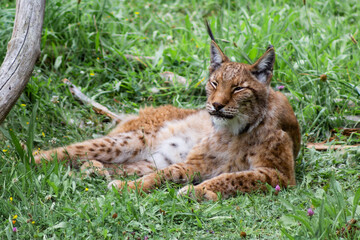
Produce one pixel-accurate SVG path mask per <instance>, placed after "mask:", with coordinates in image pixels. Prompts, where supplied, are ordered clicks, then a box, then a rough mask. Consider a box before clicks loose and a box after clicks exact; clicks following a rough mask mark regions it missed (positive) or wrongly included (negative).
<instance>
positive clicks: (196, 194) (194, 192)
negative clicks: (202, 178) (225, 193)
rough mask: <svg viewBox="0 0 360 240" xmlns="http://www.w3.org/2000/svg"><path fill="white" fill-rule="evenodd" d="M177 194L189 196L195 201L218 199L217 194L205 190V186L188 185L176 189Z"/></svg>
mask: <svg viewBox="0 0 360 240" xmlns="http://www.w3.org/2000/svg"><path fill="white" fill-rule="evenodd" d="M178 196H189V197H191V198H193V199H195V200H197V201H201V200H204V199H205V200H212V201H216V200H217V199H218V197H217V194H216V193H214V192H213V191H210V190H207V189H206V188H205V187H200V186H193V185H188V186H185V187H183V188H182V189H180V190H179V191H178Z"/></svg>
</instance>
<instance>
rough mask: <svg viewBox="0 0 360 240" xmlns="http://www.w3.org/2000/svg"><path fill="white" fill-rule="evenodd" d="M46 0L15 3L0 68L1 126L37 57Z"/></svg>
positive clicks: (21, 90) (19, 93) (22, 0)
mask: <svg viewBox="0 0 360 240" xmlns="http://www.w3.org/2000/svg"><path fill="white" fill-rule="evenodd" d="M44 12H45V0H17V1H16V14H15V21H14V28H13V33H12V36H11V40H10V41H9V43H8V46H7V53H6V56H5V59H4V62H3V63H2V65H1V67H0V123H1V122H2V121H3V120H4V119H5V117H6V116H7V114H8V113H9V112H10V110H11V108H12V107H13V105H15V103H16V101H17V99H18V98H19V97H20V95H21V93H22V92H23V90H24V88H25V86H26V84H27V83H28V81H29V79H30V76H31V73H32V71H33V70H34V66H35V62H36V60H37V59H38V57H39V56H40V40H41V32H42V25H43V21H44Z"/></svg>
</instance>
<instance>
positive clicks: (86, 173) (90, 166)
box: [80, 160, 110, 180]
mask: <svg viewBox="0 0 360 240" xmlns="http://www.w3.org/2000/svg"><path fill="white" fill-rule="evenodd" d="M80 171H81V173H82V174H83V177H90V176H91V175H93V174H95V175H99V176H103V177H105V178H106V179H108V180H109V179H110V174H109V172H108V171H107V170H106V169H105V168H104V165H103V164H102V163H101V162H99V161H96V160H91V161H88V162H85V163H84V164H83V165H82V166H81V167H80Z"/></svg>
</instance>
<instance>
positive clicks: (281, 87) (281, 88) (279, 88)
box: [276, 85, 285, 90]
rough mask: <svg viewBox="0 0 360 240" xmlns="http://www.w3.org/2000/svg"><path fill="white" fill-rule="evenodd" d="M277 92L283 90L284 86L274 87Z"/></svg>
mask: <svg viewBox="0 0 360 240" xmlns="http://www.w3.org/2000/svg"><path fill="white" fill-rule="evenodd" d="M276 88H277V89H278V90H283V89H284V88H285V86H284V85H280V86H277V87H276Z"/></svg>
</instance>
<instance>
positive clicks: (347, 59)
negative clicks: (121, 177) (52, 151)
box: [0, 0, 360, 239]
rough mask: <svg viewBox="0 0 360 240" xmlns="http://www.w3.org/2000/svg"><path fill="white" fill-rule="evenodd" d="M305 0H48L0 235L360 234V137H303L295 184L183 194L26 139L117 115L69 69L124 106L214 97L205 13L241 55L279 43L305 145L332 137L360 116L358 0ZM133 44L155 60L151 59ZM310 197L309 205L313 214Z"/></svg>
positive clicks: (5, 136)
mask: <svg viewBox="0 0 360 240" xmlns="http://www.w3.org/2000/svg"><path fill="white" fill-rule="evenodd" d="M306 2H307V5H306V6H304V4H303V1H286V0H273V1H270V0H266V1H260V0H255V1H213V0H207V1H201V2H200V1H190V0H185V1H151V2H150V1H149V2H148V1H120V0H112V1H106V0H103V1H95V0H88V1H81V2H80V3H79V4H78V1H76V0H62V1H56V0H53V1H48V2H47V6H46V16H45V22H44V28H43V37H42V45H41V48H42V54H41V57H40V59H39V61H38V63H37V66H36V68H35V70H34V73H33V76H32V77H31V80H30V82H29V84H28V85H27V87H26V89H25V91H24V93H23V94H22V95H21V97H20V99H19V100H18V102H17V104H16V105H15V106H14V108H13V110H12V111H11V112H10V114H9V115H8V117H7V119H6V120H5V122H3V123H2V125H1V126H0V130H1V132H0V150H1V151H0V238H1V239H16V238H19V239H33V238H50V237H54V238H65V239H68V238H69V239H83V238H84V239H85V238H87V239H107V238H113V239H144V237H145V236H148V237H149V238H150V239H239V238H240V233H241V232H245V233H246V234H247V238H248V239H279V238H280V239H286V238H290V239H338V238H340V237H342V238H345V239H346V238H348V239H357V238H358V237H359V236H360V232H359V231H354V232H353V233H351V234H354V235H351V234H350V233H349V232H346V231H345V232H342V230H341V229H342V228H343V227H344V228H346V227H347V226H346V224H347V222H348V221H349V220H350V219H351V218H354V219H357V220H360V210H359V209H358V208H357V206H358V201H359V197H360V191H359V189H360V180H359V176H360V174H359V170H360V166H359V160H360V150H359V148H357V149H354V150H347V151H344V152H334V151H328V152H316V151H314V150H308V149H306V148H305V147H303V148H302V150H301V153H300V155H299V158H298V161H297V163H296V168H297V183H298V185H297V186H296V187H294V188H291V189H288V190H282V191H280V193H279V194H278V195H275V194H274V192H273V190H271V191H270V192H269V193H266V194H261V193H256V194H251V195H249V194H246V195H239V196H237V197H235V198H231V199H228V200H220V201H218V202H215V203H214V202H202V203H197V202H193V201H189V200H188V199H185V198H179V197H177V196H176V191H177V189H178V188H179V186H177V185H174V184H169V185H167V186H164V187H163V188H161V189H157V190H155V191H153V192H152V193H151V194H148V195H143V196H140V195H136V194H135V193H131V194H123V195H119V194H118V193H117V192H114V191H108V190H107V188H106V185H107V182H106V181H105V180H104V179H101V178H92V179H86V180H80V179H79V178H76V177H71V176H69V171H70V169H68V167H66V166H64V165H62V164H58V163H50V164H47V165H45V166H43V167H34V166H31V165H29V163H28V161H29V156H28V153H24V152H23V151H22V150H21V148H20V147H19V146H18V145H17V143H18V140H17V139H20V141H21V142H24V143H25V142H26V144H27V145H28V146H30V147H31V146H32V144H33V145H34V147H35V148H44V149H47V148H51V147H56V146H62V145H66V144H69V143H73V142H76V141H82V140H85V139H88V138H93V137H97V136H100V135H104V134H106V133H107V132H108V131H109V130H110V129H111V128H112V127H113V126H114V124H113V123H112V122H111V121H109V119H108V118H107V117H104V116H100V115H97V114H96V113H95V112H94V111H93V110H92V109H91V108H89V107H87V106H84V105H82V104H80V103H79V102H78V101H76V100H75V99H74V98H73V97H72V95H71V94H70V92H69V91H68V89H67V87H66V86H65V85H64V84H63V83H62V79H64V78H68V79H70V80H71V81H72V82H73V83H74V84H76V85H77V86H80V87H81V88H82V91H83V92H84V93H86V94H87V95H88V96H92V97H93V99H94V100H96V101H97V102H100V103H101V104H103V105H105V106H107V107H108V108H109V109H110V110H112V111H114V112H124V113H134V112H137V111H138V109H139V108H140V107H141V106H145V105H154V106H158V105H161V104H169V103H170V104H173V105H175V106H179V107H185V108H200V107H203V106H204V102H205V91H204V89H203V86H204V82H205V81H204V82H202V83H200V84H199V81H201V79H203V78H204V77H207V67H208V65H209V37H208V36H207V33H206V31H205V28H204V24H203V17H206V18H208V20H209V21H210V24H211V26H212V28H213V31H214V33H215V36H216V38H217V39H218V42H219V45H220V46H221V47H222V49H223V50H224V51H225V53H226V54H227V55H228V56H229V57H231V59H232V60H236V61H239V62H247V63H252V62H253V61H255V60H256V59H257V58H258V57H260V56H261V55H262V53H263V52H264V51H265V49H266V47H267V45H268V44H269V43H271V44H272V45H274V46H275V49H276V53H277V60H276V64H275V68H274V69H275V71H274V77H273V81H272V87H274V88H276V87H277V86H280V85H284V86H285V88H284V89H283V90H282V91H283V92H285V93H287V94H289V96H291V97H290V102H291V104H292V106H293V108H294V110H295V113H296V115H297V117H298V120H299V122H300V125H301V130H302V136H303V143H304V145H305V143H307V142H309V141H311V142H313V141H323V140H326V139H328V138H329V137H330V135H331V129H336V128H340V127H353V126H354V122H351V121H348V120H346V118H345V117H344V116H347V115H360V107H359V106H360V73H359V69H360V47H359V44H357V43H355V42H353V41H352V40H351V37H350V34H351V35H352V36H354V38H355V39H358V35H359V33H358V32H359V30H358V19H359V12H360V1H358V0H345V1H335V0H328V1H310V0H308V1H306ZM14 7H15V3H14V1H7V0H5V1H1V2H0V42H1V43H2V44H1V46H2V47H1V48H0V58H1V59H2V58H3V57H4V56H5V53H6V44H7V42H8V40H9V39H10V36H11V32H12V23H13V19H14V14H15V10H14ZM137 13H138V14H137ZM124 54H132V55H140V56H152V57H155V59H154V60H153V61H150V62H147V63H146V64H147V65H148V67H145V66H144V65H143V64H141V63H139V62H136V61H130V60H126V59H125V58H124ZM164 71H172V72H174V73H176V74H179V75H181V76H184V77H186V78H187V79H191V81H189V84H188V85H189V86H188V87H186V86H182V85H181V84H175V85H171V84H168V83H166V82H164V80H163V79H161V77H160V76H159V73H161V72H164ZM322 74H325V75H326V76H327V78H326V80H325V81H322V80H321V79H320V75H322ZM153 87H156V88H157V89H159V92H156V93H155V92H154V91H152V88H153ZM54 99H57V100H56V101H55V100H54ZM36 106H37V107H36ZM36 108H37V110H36ZM34 109H35V110H36V111H34ZM337 136H338V138H337V139H336V143H339V144H356V143H359V142H360V138H359V135H356V134H353V135H352V136H350V137H348V136H343V135H342V134H341V133H339V134H338V135H337ZM85 189H88V191H86V190H85ZM10 198H11V199H12V201H11V200H10ZM310 207H312V208H313V209H314V212H315V214H314V216H312V217H309V216H307V215H306V214H307V209H308V208H310ZM115 213H116V214H117V216H115V215H114V214H115ZM14 215H17V216H18V217H17V219H16V223H15V224H13V223H12V219H13V216H14ZM33 221H34V223H32V222H33ZM13 227H16V228H17V232H13ZM353 229H355V228H353ZM337 231H339V232H338V235H337Z"/></svg>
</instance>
